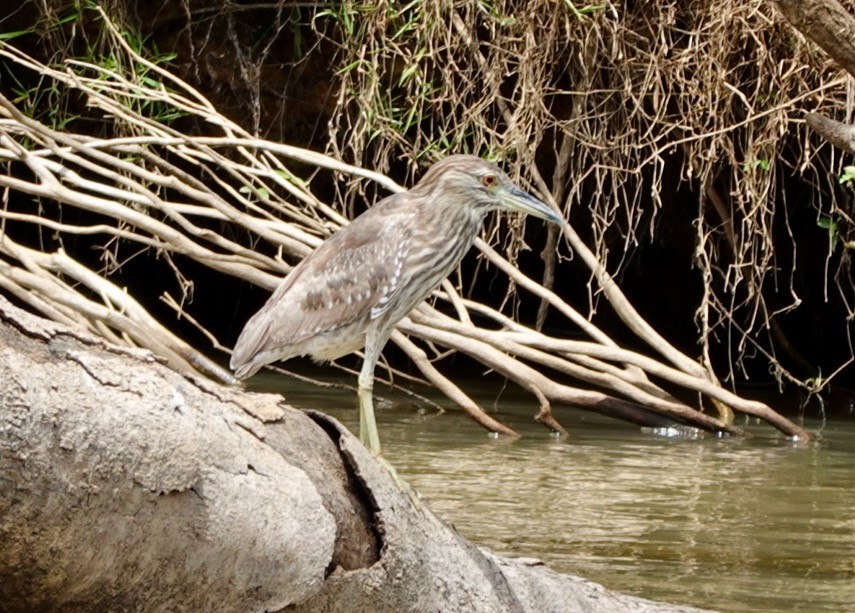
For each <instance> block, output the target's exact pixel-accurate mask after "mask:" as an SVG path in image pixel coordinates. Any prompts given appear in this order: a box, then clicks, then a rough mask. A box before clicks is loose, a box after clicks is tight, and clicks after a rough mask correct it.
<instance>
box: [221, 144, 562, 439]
mask: <svg viewBox="0 0 855 613" xmlns="http://www.w3.org/2000/svg"><path fill="white" fill-rule="evenodd" d="M494 210H498V211H518V212H522V213H525V214H528V215H533V216H535V217H539V218H541V219H544V220H547V221H550V222H553V223H558V224H562V223H564V220H563V218H562V217H561V216H560V215H559V214H558V213H556V212H555V211H553V210H552V209H551V208H550V207H549V206H548V205H547V204H545V203H544V202H543V201H541V200H539V199H538V198H536V197H534V196H532V195H531V194H529V193H528V192H526V191H524V190H522V189H520V188H519V187H517V186H516V185H515V184H514V183H513V182H512V181H511V180H510V178H509V177H508V175H507V174H505V173H504V172H503V171H502V170H501V169H500V168H499V167H498V166H497V165H496V164H494V163H493V162H490V161H487V160H484V159H482V158H480V157H477V156H474V155H451V156H448V157H446V158H444V159H442V160H440V161H438V162H436V163H435V164H433V165H432V166H431V167H430V168H429V169H428V170H427V172H426V173H425V174H424V176H423V177H422V178H421V180H420V181H418V182H417V183H416V185H415V186H413V187H412V188H411V189H410V190H408V191H406V192H402V193H398V194H393V195H391V196H388V197H386V198H383V199H382V200H380V201H379V202H378V203H376V204H375V205H374V206H372V207H370V208H369V209H368V210H366V211H365V212H364V213H362V214H361V215H359V216H358V217H356V218H355V219H354V220H353V221H351V222H350V223H349V224H348V225H346V226H344V227H343V228H341V229H340V230H338V231H337V232H336V233H334V234H333V235H332V236H331V237H329V238H328V239H327V240H325V241H324V242H323V243H321V245H320V246H319V247H318V248H317V249H315V251H313V252H312V253H311V254H310V255H308V256H307V257H306V258H305V259H303V261H302V262H300V263H299V264H298V265H297V266H296V267H294V269H293V270H292V271H291V272H290V273H289V274H288V275H287V276H286V277H285V278H284V279H283V280H282V283H281V284H280V285H279V287H278V288H277V289H276V290H275V291H274V292H273V294H272V295H271V296H270V298H269V299H268V300H267V302H266V304H264V306H263V307H261V309H260V310H259V311H258V312H257V313H255V315H253V316H252V317H251V318H250V319H249V321H248V322H247V324H246V326H245V327H244V329H243V331H242V332H241V334H240V336H239V338H238V340H237V343H236V344H235V346H234V351H233V352H232V358H231V363H230V366H231V368H232V370H233V371H234V373H235V376H236V377H237V378H238V379H245V378H247V377H250V376H252V375H253V374H255V373H256V372H257V371H258V370H259V369H260V368H261V367H262V366H264V365H266V364H270V363H272V362H277V361H284V360H288V359H291V358H293V357H297V356H305V355H309V356H311V357H312V358H313V359H314V360H315V361H318V362H327V361H330V360H334V359H337V358H340V357H342V356H345V355H347V354H349V353H353V352H356V351H358V350H360V349H363V348H364V354H363V356H364V357H363V361H362V368H361V370H360V372H359V378H358V387H357V395H358V398H359V436H360V439H361V440H362V442H363V444H365V445H367V446H368V448H369V449H371V450H372V451H373V452H374V453H375V454H377V455H380V452H381V447H380V437H379V434H378V432H377V424H376V421H375V417H374V402H373V387H374V367H375V365H376V364H377V360H378V358H379V357H380V353H381V351H382V349H383V346H384V345H385V344H386V341H387V340H388V339H389V336H390V335H391V334H392V330H393V329H394V327H395V325H396V324H397V323H398V322H399V321H400V320H401V319H403V318H404V317H406V316H407V314H409V312H410V311H411V310H412V309H413V308H414V307H416V306H417V305H418V304H419V303H420V302H421V301H422V300H424V299H425V298H427V297H428V296H429V295H430V293H431V292H432V291H433V290H434V289H435V288H436V287H437V286H438V285H439V284H440V283H441V282H442V280H443V279H445V278H446V277H447V276H448V275H449V274H450V273H451V271H452V270H454V269H455V268H456V267H457V265H458V264H459V263H460V261H461V260H462V259H463V256H464V255H465V254H466V252H467V251H468V250H469V248H470V247H471V246H472V243H473V242H474V241H475V238H476V237H477V236H478V234H479V233H480V231H481V227H482V225H483V221H484V218H485V216H486V215H487V214H488V213H489V212H490V211H494Z"/></svg>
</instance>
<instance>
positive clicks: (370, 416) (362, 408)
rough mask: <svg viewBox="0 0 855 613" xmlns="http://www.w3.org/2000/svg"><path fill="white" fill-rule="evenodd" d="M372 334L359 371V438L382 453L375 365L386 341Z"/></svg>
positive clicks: (375, 451)
mask: <svg viewBox="0 0 855 613" xmlns="http://www.w3.org/2000/svg"><path fill="white" fill-rule="evenodd" d="M372 336H373V335H368V338H367V339H366V343H365V359H364V360H363V361H362V370H360V371H359V391H358V396H359V440H361V441H362V444H363V445H365V446H366V447H368V448H369V449H370V450H371V451H373V452H374V453H376V454H377V455H380V434H379V432H377V420H376V419H375V418H374V366H375V364H376V363H377V358H379V357H380V349H382V347H383V344H384V343H379V342H377V339H373V338H372ZM384 342H385V341H384ZM378 345H379V347H378Z"/></svg>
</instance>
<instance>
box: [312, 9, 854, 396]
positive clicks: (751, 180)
mask: <svg viewBox="0 0 855 613" xmlns="http://www.w3.org/2000/svg"><path fill="white" fill-rule="evenodd" d="M773 4H774V3H770V2H766V1H765V0H748V1H745V0H710V1H707V2H664V3H663V2H643V3H632V5H631V6H630V5H626V4H624V5H621V4H618V3H612V2H591V3H579V2H575V3H574V2H540V1H537V2H526V3H520V2H515V1H513V0H494V1H490V2H471V3H450V2H448V3H427V5H428V7H429V8H424V7H423V6H421V5H420V6H414V5H412V4H409V5H407V6H406V7H405V8H400V7H396V6H394V4H392V3H383V2H380V3H377V4H375V5H372V7H371V8H366V7H365V6H362V5H361V3H357V2H343V3H340V4H338V5H337V6H338V8H337V9H335V10H327V11H325V12H324V16H323V18H316V20H315V23H316V27H318V28H319V29H320V30H321V31H322V32H324V33H326V34H327V36H329V38H330V40H332V41H334V42H335V43H336V44H338V48H339V53H340V57H339V60H338V63H337V65H338V66H339V67H340V70H341V80H342V83H341V87H340V89H339V100H338V105H337V106H336V111H335V114H334V116H333V119H332V122H331V125H332V126H333V144H332V151H333V153H334V155H335V157H337V158H339V159H345V160H349V161H353V162H354V163H356V164H359V165H363V164H364V165H368V166H370V167H372V168H378V169H387V168H389V167H390V165H391V163H392V161H393V160H396V159H400V158H405V159H408V160H409V161H410V162H411V166H412V168H413V169H415V168H416V166H417V162H418V161H419V160H421V159H422V158H424V157H430V156H431V153H432V152H434V151H437V150H448V149H449V148H451V149H454V150H460V149H465V148H467V147H470V148H473V149H474V150H475V151H477V152H480V153H485V152H486V153H487V154H489V155H496V156H497V157H500V158H504V159H515V160H517V162H518V163H519V164H520V165H521V166H524V167H525V168H527V169H529V172H531V173H537V172H539V174H540V175H542V177H543V179H542V180H540V179H538V180H536V185H537V187H538V188H539V189H540V190H541V192H542V193H551V194H552V196H553V197H554V199H555V201H556V202H557V204H558V205H559V206H560V207H561V208H562V209H563V210H564V211H565V212H567V213H568V216H569V215H570V212H571V209H572V210H573V212H574V215H575V217H576V218H579V217H580V214H579V212H578V210H579V208H589V209H590V210H591V213H590V221H591V228H592V230H591V233H590V234H589V235H588V234H586V235H585V236H584V238H585V239H586V241H587V242H588V244H590V245H592V251H593V252H594V253H595V255H596V259H597V260H598V261H599V262H601V263H602V264H603V266H604V268H605V269H607V270H609V271H610V272H611V273H612V274H613V275H615V276H616V277H617V278H619V275H620V273H621V271H622V269H623V266H624V263H625V261H626V258H627V257H628V254H631V253H632V252H633V251H634V249H633V247H634V246H635V245H638V244H639V243H640V242H642V241H645V240H654V238H655V237H656V233H657V232H656V226H657V224H658V223H659V217H660V216H659V212H660V211H661V210H663V209H666V208H671V209H674V208H676V207H680V206H687V205H688V206H690V207H692V208H693V209H696V210H697V213H696V214H695V216H694V217H695V220H696V221H695V227H696V228H697V236H696V241H695V242H696V245H697V247H696V261H695V264H696V266H697V268H698V269H699V271H700V276H701V277H702V280H703V286H704V298H703V301H702V303H701V304H700V305H699V306H698V309H697V315H696V321H697V326H698V332H699V334H698V336H699V339H700V340H701V343H702V344H703V347H702V355H703V356H704V363H705V364H706V365H707V366H709V361H710V360H709V351H710V343H712V342H713V339H715V338H716V337H718V338H719V339H731V340H730V341H729V342H730V343H731V344H732V350H731V351H730V352H729V353H730V355H731V356H732V357H733V358H734V362H733V363H732V364H731V372H730V373H729V376H728V379H730V380H736V379H737V378H738V377H737V376H736V373H735V372H734V371H736V370H738V369H743V370H744V364H743V359H744V358H745V356H750V355H753V354H756V353H763V354H765V355H766V356H767V359H768V362H769V365H770V369H771V370H773V371H774V372H775V374H776V375H777V376H778V377H779V378H780V379H786V380H789V381H791V382H793V383H795V384H797V385H801V386H803V387H805V386H807V387H810V385H812V384H813V383H816V382H817V381H818V379H817V380H815V381H813V382H812V383H811V384H807V385H806V383H805V381H804V377H798V376H796V375H793V374H791V373H790V372H789V371H788V370H787V369H786V368H784V366H783V365H782V364H781V363H780V361H779V360H778V357H777V356H776V351H780V352H784V353H788V354H789V355H788V356H787V357H788V360H789V362H790V363H791V364H792V363H794V362H795V363H799V362H800V361H801V362H802V363H804V360H803V358H802V357H801V356H800V355H799V354H798V353H797V352H796V351H794V350H793V349H792V347H791V344H790V343H789V342H788V339H787V338H785V336H784V334H783V332H782V331H781V330H780V328H779V327H778V323H777V320H778V319H779V318H780V317H781V316H782V315H784V314H786V313H788V312H790V311H792V310H793V309H796V308H797V307H798V305H799V304H800V302H801V300H800V296H799V295H798V292H797V290H796V289H795V281H794V276H795V274H796V262H795V258H793V259H792V260H791V261H788V260H786V259H783V258H781V257H780V255H779V254H780V253H781V252H784V253H786V252H788V251H793V252H794V251H796V250H797V248H798V245H797V244H796V242H795V239H794V238H793V237H792V233H790V244H789V245H788V246H784V247H782V245H781V244H780V241H781V240H782V239H781V238H780V237H778V238H777V239H773V234H774V231H775V227H776V226H777V227H780V226H781V225H784V226H785V227H786V226H788V225H789V223H790V222H789V219H788V212H787V208H788V207H787V206H785V205H781V204H776V203H775V201H774V197H775V195H776V194H779V193H781V192H782V191H783V190H782V188H781V187H780V185H781V183H782V181H783V180H784V178H785V176H786V175H790V174H793V173H801V174H803V175H804V176H805V177H806V180H807V181H809V182H811V183H813V184H815V185H816V189H815V190H814V191H813V195H812V196H811V198H812V199H813V201H812V202H799V203H798V206H802V207H804V206H812V207H814V208H815V209H816V210H817V217H820V216H828V217H835V216H838V217H840V218H841V219H844V220H847V223H846V224H845V225H846V227H847V228H849V233H852V232H855V225H852V224H851V223H849V222H851V217H850V216H849V214H847V212H846V211H847V207H845V206H841V204H840V203H839V202H838V201H837V196H836V191H835V189H834V185H833V184H834V182H835V179H836V176H835V173H839V170H837V169H836V168H827V167H825V166H824V163H825V162H824V161H823V160H822V159H821V158H820V157H819V156H817V155H816V149H817V144H816V141H815V140H814V141H811V139H810V135H809V131H807V130H805V128H804V121H803V118H802V114H801V110H802V109H803V108H815V107H820V108H823V109H824V110H827V111H828V112H829V113H831V114H837V115H838V116H840V117H846V116H849V117H851V115H852V109H853V105H855V102H853V101H855V96H853V93H855V87H853V86H852V84H851V80H850V79H848V78H847V77H846V76H845V74H844V73H843V72H842V71H840V70H837V69H835V67H833V66H829V65H827V63H824V62H823V61H822V59H821V56H818V55H817V54H816V53H815V51H814V50H813V49H812V48H811V46H810V45H809V44H806V43H805V41H804V40H803V39H801V38H800V37H798V35H797V34H796V33H795V32H794V31H793V30H792V29H791V27H790V26H789V25H788V24H787V23H785V22H784V21H783V20H782V19H781V17H780V15H778V13H777V11H776V9H775V7H774V6H773ZM844 4H845V5H846V9H847V10H849V11H850V13H851V11H852V10H853V8H855V4H853V3H852V2H851V0H846V1H844ZM325 20H326V21H325ZM330 20H332V21H334V22H335V24H336V27H337V30H336V29H332V30H333V31H332V32H330V30H331V28H329V27H328V21H330ZM390 40H393V41H394V44H389V41H390ZM390 67H392V68H391V69H390ZM448 83H454V84H455V86H454V87H447V86H445V84H448ZM794 130H798V136H797V137H796V138H794V139H790V140H789V141H788V140H787V139H784V138H782V135H784V134H787V133H792V132H793V131H794ZM793 143H795V144H794V145H793ZM790 148H792V149H793V150H790ZM831 155H834V154H833V153H832V154H831ZM674 169H679V170H678V171H676V172H677V173H679V176H674V175H675V170H674ZM535 176H536V174H535ZM680 183H686V184H691V185H692V186H694V190H695V192H696V193H698V194H700V198H699V200H698V201H695V202H690V203H681V202H678V201H676V199H675V198H674V197H673V196H672V195H671V192H673V190H675V187H676V186H678V185H679V184H680ZM581 217H582V218H583V219H584V218H585V215H584V214H582V215H581ZM491 238H492V240H495V239H496V237H495V236H493V237H491ZM518 238H519V237H518V236H517V237H515V238H514V241H510V240H508V242H509V243H513V244H514V245H519V241H518V240H517V239H518ZM492 240H491V242H492ZM775 240H777V241H778V243H777V244H776V243H775V242H774V241H775ZM784 240H786V239H784ZM556 244H559V242H558V241H557V240H556V236H554V235H552V236H550V239H549V241H548V242H547V245H546V247H545V248H544V250H543V257H544V260H545V263H546V271H545V273H544V276H543V280H542V281H543V283H544V284H545V285H546V286H547V287H552V286H553V284H554V283H556V281H555V277H556V275H555V268H556V253H557V254H558V257H559V258H560V257H562V256H563V255H564V254H566V257H570V256H571V255H572V253H573V248H570V249H567V248H566V247H564V248H560V249H559V250H558V251H556V249H555V246H556ZM559 246H560V244H559ZM514 249H518V247H513V248H511V249H509V253H510V255H511V256H512V259H513V255H514V253H515V251H514ZM829 262H830V258H829ZM850 266H851V263H850V258H849V257H848V255H847V254H846V253H844V254H843V255H842V256H841V258H840V260H839V264H837V265H836V267H834V268H831V267H830V269H829V270H828V271H827V275H828V281H829V282H830V283H829V284H830V285H831V284H833V285H832V286H831V287H833V288H835V289H836V291H837V294H838V295H837V296H836V297H835V298H836V300H838V301H839V302H840V303H841V304H842V305H843V308H844V309H845V313H846V315H845V316H846V318H847V319H848V320H849V321H851V320H852V319H853V318H855V295H854V294H853V292H855V288H853V284H852V281H851V273H850ZM830 289H831V288H830ZM773 294H774V295H775V296H774V298H771V299H770V295H773ZM598 296H599V293H598V289H597V285H596V283H592V284H591V289H590V305H589V310H590V312H593V311H595V310H596V301H597V300H598ZM546 311H547V305H546V303H545V302H544V303H543V304H542V305H541V310H540V313H539V314H538V322H539V323H540V324H542V322H543V321H544V318H545V313H546ZM845 329H846V327H845V326H844V330H845ZM719 342H722V341H721V340H719ZM851 345H852V343H851V342H850V348H851ZM852 359H853V358H852V351H850V356H849V360H847V361H846V362H844V363H843V364H841V365H840V366H839V368H837V370H838V371H839V370H840V369H842V368H843V367H845V366H847V364H849V363H850V362H851V361H852ZM803 370H804V372H811V371H812V370H813V371H814V372H815V369H813V368H811V367H810V366H809V365H807V366H806V368H804V369H803ZM829 381H830V377H827V376H826V377H825V378H823V380H822V382H821V384H822V385H824V384H826V383H828V382H829Z"/></svg>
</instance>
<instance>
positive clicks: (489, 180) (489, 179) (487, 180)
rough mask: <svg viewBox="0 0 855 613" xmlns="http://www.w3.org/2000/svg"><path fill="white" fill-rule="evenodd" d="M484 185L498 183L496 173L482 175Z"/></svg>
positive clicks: (489, 185) (488, 185)
mask: <svg viewBox="0 0 855 613" xmlns="http://www.w3.org/2000/svg"><path fill="white" fill-rule="evenodd" d="M481 183H482V184H483V185H484V187H493V186H494V185H495V184H496V175H484V176H483V177H481Z"/></svg>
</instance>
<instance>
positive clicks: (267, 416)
mask: <svg viewBox="0 0 855 613" xmlns="http://www.w3.org/2000/svg"><path fill="white" fill-rule="evenodd" d="M0 372H2V377H0V541H2V543H3V546H2V548H0V609H2V610H3V611H32V610H40V611H41V610H63V611H75V610H77V611H80V610H145V611H157V610H167V609H168V610H170V611H191V610H192V611H199V610H229V611H261V610H266V611H275V610H280V609H282V608H284V607H288V608H289V609H288V610H289V611H358V610H372V611H413V610H420V611H421V610H436V611H452V610H461V611H462V610H465V611H545V610H554V611H578V610H585V611H678V610H689V609H686V608H682V607H675V606H671V605H665V604H658V603H653V602H650V601H647V600H642V599H638V598H633V597H629V596H624V595H621V594H616V593H613V592H609V591H608V590H606V589H605V588H603V587H601V586H599V585H596V584H593V583H590V582H588V581H585V580H584V579H580V578H575V577H570V576H563V575H558V574H556V573H554V572H552V571H550V570H549V569H547V568H546V567H544V566H542V565H540V564H532V563H531V562H530V561H528V562H527V561H523V560H511V559H503V558H500V557H498V556H495V555H493V554H492V553H490V552H489V551H486V550H482V549H479V548H477V547H475V546H474V545H472V544H470V543H468V542H467V541H466V540H465V539H463V537H461V536H460V535H459V534H457V533H456V532H455V531H454V530H453V529H452V528H450V527H449V526H448V525H446V524H444V523H443V522H442V521H441V520H439V519H438V518H437V517H436V516H434V515H433V513H432V512H431V511H430V509H429V508H428V507H427V506H426V505H425V504H421V505H419V506H418V507H416V506H413V504H412V503H411V501H410V499H409V497H408V496H407V495H406V494H405V493H403V492H402V491H401V490H400V489H399V487H398V486H397V485H396V483H395V481H394V480H393V479H392V478H391V476H390V474H389V472H388V471H387V470H386V468H385V467H384V466H383V465H382V464H381V463H380V462H378V461H377V460H376V458H374V457H373V456H372V455H371V454H370V453H369V452H368V451H367V450H366V449H365V448H364V447H363V446H362V445H361V444H360V443H359V442H358V441H357V440H356V439H355V438H354V437H353V436H352V435H351V434H349V433H348V432H347V431H346V430H344V429H343V428H342V426H341V425H340V424H339V423H338V422H336V421H335V420H333V419H331V418H329V417H326V416H324V415H322V414H320V413H315V412H309V413H303V412H300V411H296V410H294V409H291V408H289V407H287V406H283V405H282V403H281V398H280V397H279V396H275V395H270V394H248V393H245V392H243V391H241V390H238V389H234V388H227V387H222V386H218V385H216V384H213V383H211V382H209V381H206V380H202V379H196V378H192V377H188V376H184V375H181V374H178V373H176V372H174V371H172V370H170V369H169V368H168V367H167V366H165V365H164V364H163V363H162V362H160V361H158V360H156V359H154V358H153V357H152V356H151V355H150V354H149V353H147V352H144V351H139V350H128V349H124V348H120V347H117V346H112V345H109V344H106V343H105V342H104V341H102V340H99V339H97V338H95V337H92V336H89V335H88V334H85V333H83V332H80V331H76V330H74V329H72V328H69V327H67V326H63V325H61V324H57V323H52V322H48V321H46V320H43V319H40V318H38V317H35V316H33V315H30V314H28V313H26V312H24V311H21V310H20V309H18V308H17V307H14V306H12V305H11V304H10V303H9V302H8V301H7V300H6V299H5V298H3V297H2V296H0Z"/></svg>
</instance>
